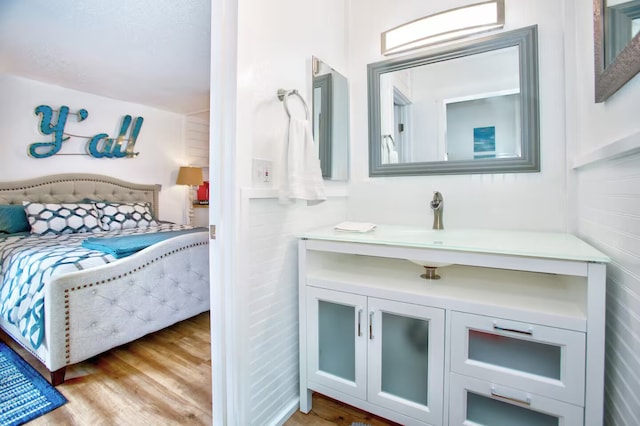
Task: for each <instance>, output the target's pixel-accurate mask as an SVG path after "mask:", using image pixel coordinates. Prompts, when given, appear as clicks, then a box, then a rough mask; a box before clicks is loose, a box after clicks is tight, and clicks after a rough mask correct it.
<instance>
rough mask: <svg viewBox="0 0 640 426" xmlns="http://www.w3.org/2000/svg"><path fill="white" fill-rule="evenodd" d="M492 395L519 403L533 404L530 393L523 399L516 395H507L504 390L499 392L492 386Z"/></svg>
mask: <svg viewBox="0 0 640 426" xmlns="http://www.w3.org/2000/svg"><path fill="white" fill-rule="evenodd" d="M491 396H492V397H494V398H499V399H504V400H506V401H511V402H517V403H518V404H523V405H527V406H529V405H531V397H530V396H529V395H526V397H525V398H526V399H521V398H517V397H515V396H509V395H505V394H504V393H502V392H498V391H497V390H496V388H494V387H492V388H491Z"/></svg>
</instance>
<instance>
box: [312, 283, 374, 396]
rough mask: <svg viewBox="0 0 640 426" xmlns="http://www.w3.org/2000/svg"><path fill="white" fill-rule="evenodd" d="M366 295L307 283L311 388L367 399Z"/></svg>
mask: <svg viewBox="0 0 640 426" xmlns="http://www.w3.org/2000/svg"><path fill="white" fill-rule="evenodd" d="M366 306H367V298H366V297H365V296H361V295H356V294H351V293H341V292H337V291H332V290H325V289H321V288H315V287H307V375H308V382H309V388H312V389H313V388H314V384H317V385H320V386H324V387H327V388H330V389H334V390H336V391H339V392H342V393H344V394H347V395H351V396H354V397H356V398H359V399H362V400H364V399H366V392H367V389H366V368H367V362H366V361H367V359H366V357H367V355H366V350H367V337H366V336H367V319H366Z"/></svg>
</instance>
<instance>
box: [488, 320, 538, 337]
mask: <svg viewBox="0 0 640 426" xmlns="http://www.w3.org/2000/svg"><path fill="white" fill-rule="evenodd" d="M493 329H494V330H496V331H506V332H509V333H518V334H526V335H527V336H533V330H532V329H531V327H529V328H527V329H526V330H518V329H517V328H513V327H500V326H499V325H498V324H497V323H495V322H494V323H493Z"/></svg>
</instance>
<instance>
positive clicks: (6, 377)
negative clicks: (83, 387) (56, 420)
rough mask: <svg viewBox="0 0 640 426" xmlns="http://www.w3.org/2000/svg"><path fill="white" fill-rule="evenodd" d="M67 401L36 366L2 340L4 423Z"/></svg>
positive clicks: (0, 416) (0, 408) (0, 407)
mask: <svg viewBox="0 0 640 426" xmlns="http://www.w3.org/2000/svg"><path fill="white" fill-rule="evenodd" d="M65 402H67V400H66V398H65V397H64V396H62V394H61V393H60V392H58V391H57V390H56V389H55V388H54V387H53V386H51V385H50V384H49V382H47V380H46V379H45V378H44V377H42V376H41V375H40V373H38V372H37V371H36V370H35V369H34V368H33V367H32V366H30V365H29V364H28V363H27V362H26V361H25V360H23V359H22V358H20V356H19V355H18V354H17V353H15V352H14V351H13V350H12V349H11V348H9V347H8V346H7V345H5V344H4V343H3V342H0V425H2V426H13V425H21V424H24V423H26V422H28V421H29V420H33V419H35V418H36V417H40V416H41V415H43V414H45V413H48V412H49V411H51V410H53V409H55V408H58V407H59V406H61V405H62V404H64V403H65Z"/></svg>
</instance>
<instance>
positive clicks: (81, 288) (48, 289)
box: [0, 174, 209, 385]
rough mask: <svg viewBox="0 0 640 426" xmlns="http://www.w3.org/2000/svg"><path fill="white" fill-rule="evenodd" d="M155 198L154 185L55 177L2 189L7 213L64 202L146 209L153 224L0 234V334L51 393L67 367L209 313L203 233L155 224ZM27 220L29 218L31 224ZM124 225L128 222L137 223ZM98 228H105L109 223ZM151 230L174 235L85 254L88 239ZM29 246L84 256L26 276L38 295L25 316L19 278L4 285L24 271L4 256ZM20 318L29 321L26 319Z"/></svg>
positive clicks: (93, 177) (4, 185) (101, 178)
mask: <svg viewBox="0 0 640 426" xmlns="http://www.w3.org/2000/svg"><path fill="white" fill-rule="evenodd" d="M159 191H160V185H141V184H135V183H130V182H126V181H123V180H119V179H115V178H112V177H108V176H101V175H95V174H60V175H52V176H46V177H41V178H35V179H29V180H24V181H16V182H2V183H0V206H2V207H4V208H8V209H12V210H15V209H16V208H17V206H19V205H23V204H25V206H24V209H27V208H33V206H39V205H54V204H57V205H61V204H64V203H74V205H84V204H86V203H103V206H104V205H106V206H126V207H127V208H128V207H130V206H138V205H144V206H146V207H147V208H148V209H149V211H148V212H147V213H151V215H152V216H153V219H152V220H151V221H152V222H153V221H154V220H155V222H154V223H144V224H146V225H153V226H141V227H139V228H138V227H137V226H134V227H127V229H124V230H118V229H116V230H112V229H107V230H105V229H104V223H100V224H99V227H98V228H96V229H93V228H91V229H90V231H91V232H73V231H72V232H65V233H61V234H60V235H47V234H46V232H45V235H41V236H37V235H34V234H33V232H34V231H33V230H34V229H38V228H37V226H40V225H41V223H42V222H33V224H32V225H33V227H32V228H31V231H29V232H24V233H22V234H21V233H16V234H6V233H5V234H2V235H0V260H1V262H0V267H1V268H2V269H0V278H2V280H0V284H2V286H3V287H2V294H1V296H2V302H3V303H5V299H6V300H10V299H11V298H13V299H14V303H13V305H11V307H4V306H3V307H2V309H1V312H0V313H1V315H0V327H1V328H2V329H3V330H4V331H5V332H6V333H7V334H8V335H9V336H11V338H13V339H14V340H15V341H16V342H18V343H19V344H20V345H21V346H23V347H24V348H25V349H26V350H28V351H29V352H30V353H31V354H33V355H34V356H35V357H36V358H37V359H39V360H40V361H41V362H42V363H43V364H44V365H45V366H46V368H47V369H48V370H49V371H50V372H51V382H52V383H53V384H54V385H58V384H60V383H62V382H64V379H65V372H66V368H67V366H68V365H71V364H75V363H78V362H81V361H84V360H86V359H88V358H91V357H93V356H95V355H97V354H100V353H102V352H105V351H107V350H109V349H111V348H114V347H117V346H120V345H123V344H125V343H128V342H131V341H133V340H135V339H138V338H140V337H142V336H144V335H146V334H149V333H152V332H154V331H158V330H160V329H163V328H165V327H168V326H170V325H172V324H175V323H177V322H179V321H182V320H185V319H188V318H191V317H193V316H195V315H198V314H200V313H202V312H205V311H208V310H209V254H208V233H207V232H206V230H205V229H202V228H200V229H191V227H188V226H184V225H175V224H170V223H163V222H160V221H159V220H157V218H159V211H158V192H159ZM25 202H27V203H25ZM96 205H97V204H96ZM123 208H124V207H123ZM102 211H107V210H102ZM91 214H92V215H93V214H94V213H93V212H92V213H91ZM33 217H34V216H29V221H30V224H31V220H32V219H33ZM114 217H115V216H114ZM126 217H127V218H128V219H132V218H134V215H131V214H129V215H128V216H126ZM90 219H91V221H93V218H90ZM100 220H106V216H103V217H102V219H100ZM85 222H86V221H85ZM70 223H71V222H70ZM91 223H92V224H93V223H94V222H91ZM139 223H143V221H142V222H139ZM83 226H85V225H83ZM152 228H154V229H152ZM158 230H161V231H167V232H166V233H165V234H164V235H171V237H163V238H162V239H159V241H158V242H156V243H154V244H152V245H149V246H148V247H146V248H143V249H139V248H138V249H136V250H134V251H133V252H132V253H133V254H130V255H127V256H125V257H122V258H118V257H117V253H115V252H114V253H112V252H104V253H101V254H96V253H94V251H93V250H92V249H89V248H84V247H85V246H86V247H89V246H88V245H87V243H86V240H89V239H95V240H96V241H98V240H100V241H103V240H104V238H112V237H114V236H120V235H121V234H147V235H148V236H150V235H151V234H152V233H153V232H156V231H158ZM84 231H87V229H84ZM148 236H142V237H140V236H139V237H134V238H144V239H146V238H148ZM56 238H60V239H61V241H62V242H58V241H57V240H55V239H56ZM115 240H116V239H114V240H113V241H115ZM36 241H37V242H36ZM54 241H55V242H54ZM27 243H28V244H31V245H32V246H36V245H37V246H38V247H46V246H50V247H55V250H57V251H60V250H61V248H62V247H65V246H66V245H67V244H70V245H75V246H81V247H82V248H81V249H79V250H85V251H83V253H84V254H85V256H82V261H80V260H78V259H77V258H73V259H72V260H71V261H69V262H66V263H65V262H62V263H64V265H61V266H59V269H58V270H55V271H54V272H52V273H40V274H32V275H33V276H30V277H31V278H29V279H30V282H29V283H28V284H29V285H30V286H33V287H34V288H37V289H38V290H37V291H34V296H32V298H33V299H34V300H32V301H31V302H30V303H31V304H32V305H31V306H30V307H29V308H25V307H23V306H21V304H23V305H26V302H25V301H24V300H22V298H26V297H24V296H23V295H21V294H20V293H21V292H24V293H26V290H19V287H18V284H16V283H17V282H18V280H17V279H15V280H14V281H11V280H12V279H13V278H11V279H10V278H7V276H8V274H9V272H10V270H12V269H16V268H17V269H19V270H20V271H21V272H24V270H25V268H29V267H31V265H19V267H17V266H16V267H15V268H14V263H15V264H18V263H19V262H17V261H15V262H13V263H11V262H9V261H8V260H7V259H8V254H7V253H8V251H7V250H9V249H11V250H14V248H15V247H16V246H18V245H20V244H27ZM2 247H5V251H4V255H3V251H2V250H3V249H2ZM50 250H54V248H51V249H50ZM44 258H45V257H43V259H44ZM3 262H4V263H3ZM43 262H44V261H43ZM2 265H4V266H2ZM23 275H24V274H23ZM22 280H24V278H22ZM36 280H40V281H39V283H38V282H36ZM7 283H11V284H10V285H8V284H7ZM14 284H15V288H12V286H14ZM16 297H19V298H20V302H19V303H18V302H15V298H16ZM34 306H35V307H34ZM25 312H28V315H27V314H25ZM25 315H27V317H28V318H27V319H25V318H23V317H24V316H25Z"/></svg>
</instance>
